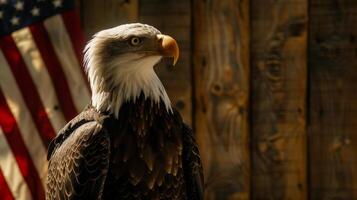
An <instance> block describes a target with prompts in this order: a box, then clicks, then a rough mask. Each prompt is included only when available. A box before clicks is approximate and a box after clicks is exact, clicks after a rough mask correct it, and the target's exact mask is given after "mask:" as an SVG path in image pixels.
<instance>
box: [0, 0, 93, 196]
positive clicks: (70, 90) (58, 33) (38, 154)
mask: <svg viewBox="0 0 357 200" xmlns="http://www.w3.org/2000/svg"><path fill="white" fill-rule="evenodd" d="M82 44H83V37H82V35H81V30H80V21H79V17H78V14H77V13H76V11H75V9H74V2H73V1H72V0H0V48H1V51H0V200H3V199H24V200H25V199H26V200H29V199H45V195H44V193H45V179H46V170H47V161H46V152H47V146H48V144H49V142H50V141H51V139H52V138H53V137H55V135H56V133H57V132H58V131H59V129H61V127H62V126H64V125H65V123H66V122H67V121H68V120H70V119H72V118H73V117H74V116H75V115H76V114H77V113H78V112H79V111H81V110H82V109H83V108H84V107H85V105H86V104H87V103H88V102H89V95H90V94H89V88H88V84H87V82H86V79H85V77H84V73H83V70H82V68H81V62H82V61H81V59H82V47H83V46H82Z"/></svg>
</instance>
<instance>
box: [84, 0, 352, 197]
mask: <svg viewBox="0 0 357 200" xmlns="http://www.w3.org/2000/svg"><path fill="white" fill-rule="evenodd" d="M78 2H79V6H80V8H81V16H82V23H83V28H84V31H85V34H86V36H87V37H88V38H90V36H91V35H92V34H93V33H95V32H96V31H98V30H101V29H104V28H109V27H112V26H116V25H119V24H122V23H128V22H143V23H148V24H151V25H154V26H155V27H157V28H158V29H160V30H161V31H162V32H163V33H166V34H169V35H172V36H173V37H174V38H176V39H177V41H178V43H179V46H180V49H181V57H180V60H179V62H178V65H177V67H176V68H175V69H173V70H169V69H168V68H167V67H166V66H165V65H164V64H162V65H161V66H158V67H157V68H156V70H157V72H158V74H159V76H160V78H161V79H162V81H163V83H164V85H165V87H166V89H167V91H168V93H169V96H170V97H171V99H172V102H173V105H174V106H175V107H176V108H178V109H179V110H180V112H181V113H182V115H183V117H184V120H185V121H186V122H187V123H189V124H190V125H192V126H193V127H194V130H195V133H196V137H197V140H198V143H199V145H200V150H201V154H202V160H203V163H204V171H205V179H206V183H205V186H206V199H209V200H211V199H212V200H213V199H223V200H225V199H257V200H270V199H279V200H280V199H288V200H290V199H291V200H294V199H313V200H320V199H341V200H354V199H357V132H356V128H357V90H356V88H357V87H356V85H357V42H356V36H357V26H356V24H357V1H356V0H179V1H178V0H78Z"/></svg>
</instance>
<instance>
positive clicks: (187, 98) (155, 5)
mask: <svg viewBox="0 0 357 200" xmlns="http://www.w3.org/2000/svg"><path fill="white" fill-rule="evenodd" d="M139 6H140V9H139V20H140V22H142V23H147V24H150V25H153V26H155V27H156V28H157V29H159V30H160V31H161V32H162V33H164V34H168V35H170V36H172V37H173V38H175V39H176V41H177V42H178V45H179V48H180V58H179V60H178V62H177V64H176V66H175V67H174V68H169V67H167V66H166V65H165V62H163V63H161V64H159V65H158V66H157V67H156V68H155V69H156V72H157V74H158V76H159V78H160V80H161V81H162V83H163V84H164V86H165V89H166V91H167V93H168V95H169V97H170V99H171V101H172V105H173V106H174V107H175V108H177V109H178V110H179V111H180V113H181V115H182V117H183V119H184V121H185V122H186V123H188V124H189V125H191V124H192V80H191V71H192V68H191V66H192V63H191V41H192V40H191V3H190V1H189V0H184V1H177V0H165V1H160V0H140V2H139Z"/></svg>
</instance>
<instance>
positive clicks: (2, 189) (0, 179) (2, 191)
mask: <svg viewBox="0 0 357 200" xmlns="http://www.w3.org/2000/svg"><path fill="white" fill-rule="evenodd" d="M13 199H14V197H13V196H12V194H11V191H10V188H9V186H8V185H7V183H6V180H5V177H4V174H3V173H2V171H1V169H0V200H13Z"/></svg>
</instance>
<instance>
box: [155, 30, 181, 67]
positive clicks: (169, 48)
mask: <svg viewBox="0 0 357 200" xmlns="http://www.w3.org/2000/svg"><path fill="white" fill-rule="evenodd" d="M157 39H158V40H159V41H161V46H160V50H159V52H160V53H161V55H162V56H163V57H171V58H174V63H173V65H176V63H177V60H178V58H179V54H180V50H179V47H178V44H177V42H176V40H175V39H173V38H172V37H170V36H168V35H162V34H158V35H157Z"/></svg>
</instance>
